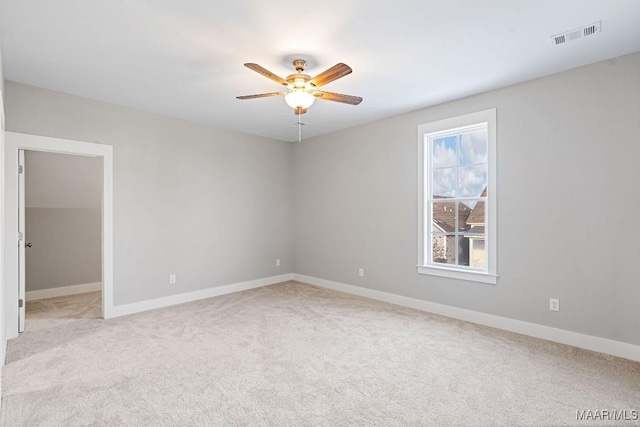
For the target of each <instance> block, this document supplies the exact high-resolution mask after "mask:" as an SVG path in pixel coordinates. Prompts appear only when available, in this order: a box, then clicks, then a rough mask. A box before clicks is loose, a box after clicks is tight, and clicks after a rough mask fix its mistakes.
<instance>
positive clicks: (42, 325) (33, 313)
mask: <svg viewBox="0 0 640 427" xmlns="http://www.w3.org/2000/svg"><path fill="white" fill-rule="evenodd" d="M25 311H26V314H27V321H26V322H25V325H24V326H25V328H24V329H25V332H30V331H38V330H41V329H49V328H57V327H60V326H65V325H68V324H70V323H75V322H78V321H81V320H86V319H99V318H100V317H102V292H85V293H83V294H77V295H69V296H64V297H56V298H47V299H43V300H37V301H27V306H26V307H25Z"/></svg>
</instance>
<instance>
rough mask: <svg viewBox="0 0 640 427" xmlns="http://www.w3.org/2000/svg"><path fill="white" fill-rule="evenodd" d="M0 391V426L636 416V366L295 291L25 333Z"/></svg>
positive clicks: (551, 420)
mask: <svg viewBox="0 0 640 427" xmlns="http://www.w3.org/2000/svg"><path fill="white" fill-rule="evenodd" d="M27 324H28V321H27ZM3 381H4V383H3V411H2V415H1V418H0V420H1V421H2V422H3V425H5V426H11V427H16V426H219V425H225V426H227V425H228V426H235V425H272V426H283V425H303V426H311V425H320V426H344V425H367V426H396V425H397V426H399V425H432V426H447V425H467V426H485V425H486V426H489V425H491V426H493V425H504V426H516V425H535V426H541V425H573V424H580V425H591V426H598V425H620V424H623V425H624V424H625V422H621V421H617V422H606V421H602V420H600V421H577V420H576V410H592V411H595V410H628V411H631V410H640V363H637V362H632V361H628V360H624V359H619V358H615V357H609V356H605V355H602V354H598V353H593V352H588V351H584V350H579V349H576V348H572V347H568V346H563V345H559V344H554V343H551V342H548V341H542V340H538V339H534V338H528V337H524V336H521V335H517V334H512V333H508V332H503V331H499V330H495V329H491V328H486V327H481V326H477V325H473V324H471V323H466V322H461V321H457V320H452V319H448V318H445V317H440V316H436V315H430V314H425V313H422V312H419V311H415V310H410V309H405V308H402V307H398V306H394V305H390V304H385V303H380V302H376V301H372V300H368V299H364V298H360V297H355V296H350V295H346V294H342V293H338V292H334V291H329V290H325V289H320V288H317V287H313V286H309V285H303V284H299V283H296V282H287V283H282V284H278V285H273V286H269V287H265V288H260V289H255V290H251V291H245V292H239V293H236V294H231V295H225V296H221V297H217V298H211V299H207V300H202V301H197V302H193V303H189V304H183V305H180V306H175V307H170V308H166V309H161V310H155V311H151V312H146V313H140V314H136V315H132V316H127V317H122V318H117V319H112V320H108V321H104V320H99V319H86V320H82V319H76V320H75V321H73V322H68V323H66V324H64V325H63V326H56V327H52V328H40V329H37V330H30V331H27V332H25V333H24V334H22V335H21V336H20V337H19V338H17V339H15V340H11V341H10V342H9V347H8V353H7V366H5V368H4V375H3ZM626 424H628V425H634V424H635V425H637V424H639V422H638V421H634V422H626Z"/></svg>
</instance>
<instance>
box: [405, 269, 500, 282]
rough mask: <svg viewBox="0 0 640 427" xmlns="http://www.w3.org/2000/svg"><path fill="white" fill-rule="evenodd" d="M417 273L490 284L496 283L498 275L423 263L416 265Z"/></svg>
mask: <svg viewBox="0 0 640 427" xmlns="http://www.w3.org/2000/svg"><path fill="white" fill-rule="evenodd" d="M417 267H418V273H419V274H428V275H430V276H439V277H449V278H451V279H459V280H468V281H470V282H480V283H487V284H490V285H497V284H498V276H497V275H495V274H489V273H483V272H478V271H461V270H451V269H448V268H438V267H431V266H428V267H427V266H425V265H418V266H417Z"/></svg>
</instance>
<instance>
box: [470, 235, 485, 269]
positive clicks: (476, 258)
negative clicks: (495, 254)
mask: <svg viewBox="0 0 640 427" xmlns="http://www.w3.org/2000/svg"><path fill="white" fill-rule="evenodd" d="M485 260H486V257H485V236H484V235H479V236H471V235H469V266H470V267H474V268H485V262H486V261H485Z"/></svg>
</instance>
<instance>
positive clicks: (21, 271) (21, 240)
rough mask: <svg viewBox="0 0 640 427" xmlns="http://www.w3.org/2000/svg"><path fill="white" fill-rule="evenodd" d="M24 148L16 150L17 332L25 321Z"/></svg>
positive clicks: (22, 330)
mask: <svg viewBox="0 0 640 427" xmlns="http://www.w3.org/2000/svg"><path fill="white" fill-rule="evenodd" d="M24 174H25V170H24V150H18V332H24V321H25V305H26V302H25V249H26V246H25V243H26V241H27V240H26V239H27V237H26V235H25V228H26V227H25V215H24V193H25V190H24Z"/></svg>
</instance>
